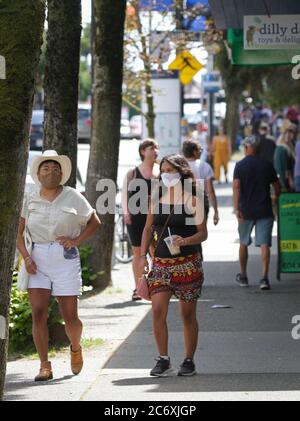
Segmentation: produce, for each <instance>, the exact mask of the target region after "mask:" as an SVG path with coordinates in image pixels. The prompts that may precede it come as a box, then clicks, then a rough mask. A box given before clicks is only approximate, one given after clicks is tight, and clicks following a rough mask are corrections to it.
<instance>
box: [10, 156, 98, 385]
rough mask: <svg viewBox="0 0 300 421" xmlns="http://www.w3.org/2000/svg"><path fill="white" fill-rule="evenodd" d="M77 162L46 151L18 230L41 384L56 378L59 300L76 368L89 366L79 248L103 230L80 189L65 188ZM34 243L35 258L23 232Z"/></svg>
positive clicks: (35, 168)
mask: <svg viewBox="0 0 300 421" xmlns="http://www.w3.org/2000/svg"><path fill="white" fill-rule="evenodd" d="M71 169H72V167H71V161H70V159H69V158H68V157H67V156H64V155H58V154H57V153H56V152H55V151H45V152H44V153H43V155H42V156H38V157H35V158H34V160H33V161H32V164H31V177H32V178H33V180H34V182H35V183H36V184H37V186H38V189H37V190H36V191H34V192H31V193H29V194H28V195H27V196H25V199H24V204H23V209H22V213H21V219H20V224H19V230H18V238H17V247H18V250H19V252H20V253H21V255H22V257H23V259H24V261H25V265H26V270H27V272H28V273H29V285H28V294H29V300H30V304H31V307H32V323H33V326H32V334H33V339H34V343H35V346H36V349H37V351H38V354H39V357H40V361H41V367H40V372H39V374H38V375H37V376H36V377H35V381H46V380H50V379H52V378H53V374H52V367H51V363H50V361H48V340H49V334H48V326H47V317H48V302H49V298H50V295H51V294H52V295H53V296H54V297H56V298H57V300H58V303H59V307H60V311H61V315H62V317H63V319H64V321H65V328H66V334H67V336H68V337H69V339H70V343H71V346H70V353H71V369H72V372H73V374H75V375H76V374H79V373H80V371H81V369H82V366H83V358H82V351H81V346H80V339H81V333H82V323H81V321H80V320H79V318H78V311H77V296H79V295H80V294H81V284H82V279H81V267H80V256H79V251H78V246H79V245H80V244H81V243H82V242H83V241H85V240H86V239H87V238H89V237H90V236H91V235H92V234H93V233H94V231H95V230H96V229H97V228H98V227H99V225H100V221H99V218H98V216H97V215H96V211H95V210H94V209H93V208H92V207H91V205H90V204H89V203H88V201H87V200H86V199H85V198H84V197H83V196H82V195H81V194H80V193H78V192H77V191H76V190H75V189H73V188H71V187H66V186H64V184H65V183H66V182H67V181H68V179H69V178H70V175H71ZM24 229H26V231H27V234H28V235H30V237H31V240H32V242H33V250H32V253H31V255H30V254H29V252H28V250H27V248H26V245H25V241H24V237H23V232H24Z"/></svg>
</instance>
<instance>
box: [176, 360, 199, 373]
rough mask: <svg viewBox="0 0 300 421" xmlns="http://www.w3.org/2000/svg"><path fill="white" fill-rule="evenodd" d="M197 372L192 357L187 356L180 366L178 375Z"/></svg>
mask: <svg viewBox="0 0 300 421" xmlns="http://www.w3.org/2000/svg"><path fill="white" fill-rule="evenodd" d="M195 374H197V373H196V367H195V363H194V361H193V360H192V359H191V358H186V359H185V360H184V361H183V363H182V364H181V366H180V369H179V371H178V376H194V375H195Z"/></svg>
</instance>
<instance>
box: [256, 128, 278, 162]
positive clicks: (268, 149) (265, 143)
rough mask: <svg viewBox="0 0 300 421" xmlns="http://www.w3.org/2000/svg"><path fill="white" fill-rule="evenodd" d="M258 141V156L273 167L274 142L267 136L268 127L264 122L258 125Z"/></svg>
mask: <svg viewBox="0 0 300 421" xmlns="http://www.w3.org/2000/svg"><path fill="white" fill-rule="evenodd" d="M258 141H259V148H258V156H260V157H261V158H265V159H266V160H267V161H269V162H270V163H271V164H272V165H273V164H274V153H275V149H276V141H275V139H274V138H273V137H272V136H270V135H269V125H268V123H265V122H264V121H263V122H261V123H260V126H259V129H258Z"/></svg>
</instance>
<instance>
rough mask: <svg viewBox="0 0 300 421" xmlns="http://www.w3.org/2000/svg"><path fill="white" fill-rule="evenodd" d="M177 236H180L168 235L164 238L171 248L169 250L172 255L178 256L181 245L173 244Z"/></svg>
mask: <svg viewBox="0 0 300 421" xmlns="http://www.w3.org/2000/svg"><path fill="white" fill-rule="evenodd" d="M177 237H178V236H177V235H171V237H166V238H165V239H164V241H165V243H166V245H167V247H168V249H169V252H170V254H171V255H172V256H176V255H177V254H180V247H179V246H174V245H173V244H172V242H173V243H174V241H175V240H176V238H177Z"/></svg>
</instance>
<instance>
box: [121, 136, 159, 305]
mask: <svg viewBox="0 0 300 421" xmlns="http://www.w3.org/2000/svg"><path fill="white" fill-rule="evenodd" d="M158 151H159V146H158V144H157V142H156V141H155V140H154V139H145V140H144V141H142V142H141V143H140V146H139V154H140V157H141V160H142V163H141V164H140V165H139V166H137V167H135V168H133V169H132V170H130V171H129V172H128V173H127V174H126V176H125V178H124V183H123V189H122V209H123V214H124V220H125V224H126V226H127V231H128V234H129V237H130V241H131V244H132V250H133V262H132V268H133V274H134V280H135V287H134V290H133V294H132V300H133V301H137V300H141V298H140V297H139V296H138V295H137V293H136V288H137V284H138V280H139V279H140V277H141V275H142V273H143V271H142V272H141V270H140V267H139V262H140V256H141V241H142V234H143V229H144V226H145V224H146V219H147V208H146V210H145V212H144V213H142V212H141V211H139V212H138V213H135V214H133V213H132V211H131V210H130V209H129V206H128V204H129V200H130V198H131V197H132V196H133V195H134V194H135V193H137V192H138V191H139V188H138V187H137V188H136V189H135V190H132V189H131V186H130V183H131V182H132V181H134V180H142V181H144V184H145V188H146V190H147V191H146V194H145V196H146V197H147V198H148V199H149V198H150V196H151V180H153V179H156V178H158V176H159V165H158V164H157V162H156V161H157V157H158ZM136 205H137V206H139V205H140V202H138V203H137V204H136ZM147 207H148V203H147Z"/></svg>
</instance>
